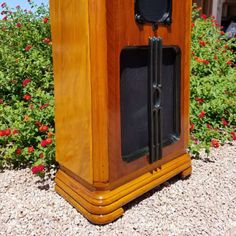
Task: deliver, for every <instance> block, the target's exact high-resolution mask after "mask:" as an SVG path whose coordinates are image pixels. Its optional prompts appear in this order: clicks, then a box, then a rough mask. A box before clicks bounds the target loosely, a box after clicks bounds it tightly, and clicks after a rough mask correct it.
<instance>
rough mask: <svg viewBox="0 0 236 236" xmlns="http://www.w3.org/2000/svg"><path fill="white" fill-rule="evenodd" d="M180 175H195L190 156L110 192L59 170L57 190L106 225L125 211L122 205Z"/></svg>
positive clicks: (95, 220)
mask: <svg viewBox="0 0 236 236" xmlns="http://www.w3.org/2000/svg"><path fill="white" fill-rule="evenodd" d="M178 174H181V176H182V177H184V176H185V177H186V176H188V175H190V174H191V159H190V157H189V155H187V154H185V155H183V156H181V157H179V158H176V159H175V160H173V161H171V162H169V163H167V164H164V165H163V166H161V168H158V169H156V170H153V171H152V172H149V173H146V174H144V175H142V176H140V177H138V178H136V179H134V180H132V181H130V182H128V183H126V184H124V185H122V186H120V187H118V188H116V189H114V190H107V191H91V190H88V189H87V188H86V187H84V186H83V185H82V184H81V183H79V182H78V181H76V180H75V179H73V178H72V177H70V176H69V175H67V174H66V173H65V172H63V171H62V170H59V171H58V173H57V175H56V191H57V192H58V193H59V194H60V195H61V196H63V197H64V198H65V199H66V200H67V201H68V202H69V203H71V204H72V205H73V206H74V207H75V208H76V209H77V210H78V211H80V212H81V213H82V214H83V215H84V216H85V217H86V218H87V219H88V220H89V221H91V222H92V223H95V224H106V223H109V222H112V221H114V220H115V219H117V218H118V217H120V216H121V215H122V214H123V213H124V210H123V208H122V206H124V205H125V204H127V203H128V202H130V201H132V200H133V199H135V198H137V197H139V196H140V195H142V194H143V193H145V192H147V191H149V190H151V189H152V188H154V187H156V186H158V185H160V184H162V183H163V182H165V181H167V180H168V179H170V178H172V177H173V176H175V175H178Z"/></svg>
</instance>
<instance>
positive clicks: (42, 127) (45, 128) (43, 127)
mask: <svg viewBox="0 0 236 236" xmlns="http://www.w3.org/2000/svg"><path fill="white" fill-rule="evenodd" d="M39 131H41V132H45V131H48V126H47V125H42V126H40V127H39Z"/></svg>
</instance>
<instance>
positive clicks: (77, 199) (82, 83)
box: [50, 0, 191, 224]
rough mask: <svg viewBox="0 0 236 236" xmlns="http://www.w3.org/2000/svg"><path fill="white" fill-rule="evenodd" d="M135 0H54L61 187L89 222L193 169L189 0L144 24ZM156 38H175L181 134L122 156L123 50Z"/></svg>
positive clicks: (104, 219)
mask: <svg viewBox="0 0 236 236" xmlns="http://www.w3.org/2000/svg"><path fill="white" fill-rule="evenodd" d="M134 5H135V1H134V0H50V11H51V24H52V40H53V59H54V76H55V101H56V108H55V117H56V118H55V121H56V160H57V161H58V162H59V164H60V169H59V171H58V172H57V175H56V191H57V192H58V193H59V194H60V195H62V196H63V197H64V198H65V199H66V200H67V201H68V202H70V203H71V204H72V205H73V206H74V207H75V208H77V209H78V210H79V211H80V212H81V213H82V214H83V215H84V216H85V217H86V218H87V219H88V220H89V221H91V222H93V223H96V224H106V223H109V222H111V221H113V220H115V219H117V218H118V217H119V216H121V215H122V214H123V212H124V210H123V208H122V206H123V205H125V204H126V203H128V202H130V201H132V200H133V199H135V198H137V197H138V196H140V195H142V194H143V193H145V192H147V191H149V190H150V189H152V188H154V187H156V186H157V185H159V184H161V183H163V182H165V181H166V180H168V179H170V178H171V177H173V176H175V175H177V174H181V175H182V177H185V176H188V175H190V173H191V159H190V157H189V155H188V154H187V152H186V149H187V145H188V140H189V75H190V74H189V73H190V72H189V67H190V65H189V64H190V29H191V26H190V24H191V1H190V0H185V1H178V0H172V12H171V22H169V23H168V24H159V25H158V29H156V30H154V28H155V27H156V26H157V25H152V24H151V23H150V22H149V23H147V24H145V23H144V24H139V23H138V22H137V19H136V20H135V13H134ZM150 37H160V38H162V40H163V44H164V45H177V46H178V47H179V49H180V51H181V64H180V75H181V79H180V85H179V86H180V101H179V102H180V108H179V109H180V134H179V138H178V140H176V142H174V143H173V144H171V145H167V146H165V147H163V148H162V150H161V151H162V154H161V158H160V159H158V160H156V161H153V162H150V159H149V156H148V155H143V156H142V157H140V158H138V159H135V160H133V161H129V162H127V161H124V160H123V159H122V153H121V152H122V151H121V142H122V140H121V108H120V107H121V106H120V73H121V72H120V55H121V52H122V50H123V49H124V48H126V47H136V46H148V40H149V38H150Z"/></svg>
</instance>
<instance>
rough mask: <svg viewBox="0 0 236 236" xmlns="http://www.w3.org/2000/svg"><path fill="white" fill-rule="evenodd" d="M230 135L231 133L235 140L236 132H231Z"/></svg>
mask: <svg viewBox="0 0 236 236" xmlns="http://www.w3.org/2000/svg"><path fill="white" fill-rule="evenodd" d="M230 135H231V137H232V139H233V140H236V134H235V132H230Z"/></svg>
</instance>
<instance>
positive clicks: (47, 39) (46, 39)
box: [43, 38, 51, 44]
mask: <svg viewBox="0 0 236 236" xmlns="http://www.w3.org/2000/svg"><path fill="white" fill-rule="evenodd" d="M43 42H44V43H47V44H49V43H50V42H51V40H50V39H49V38H44V39H43Z"/></svg>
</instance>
